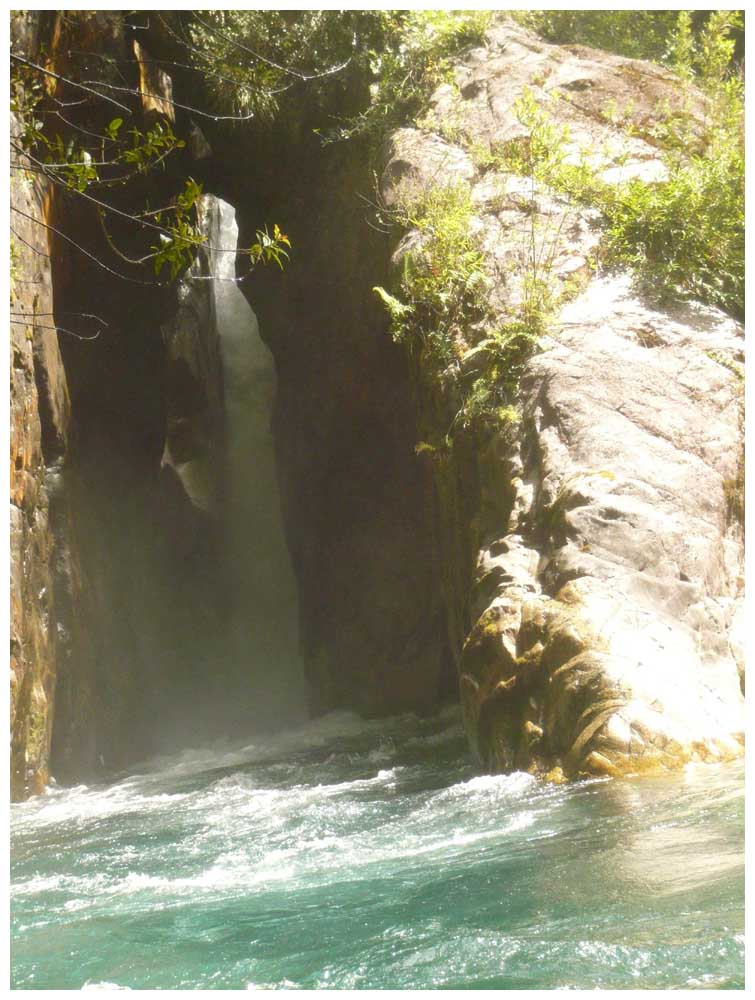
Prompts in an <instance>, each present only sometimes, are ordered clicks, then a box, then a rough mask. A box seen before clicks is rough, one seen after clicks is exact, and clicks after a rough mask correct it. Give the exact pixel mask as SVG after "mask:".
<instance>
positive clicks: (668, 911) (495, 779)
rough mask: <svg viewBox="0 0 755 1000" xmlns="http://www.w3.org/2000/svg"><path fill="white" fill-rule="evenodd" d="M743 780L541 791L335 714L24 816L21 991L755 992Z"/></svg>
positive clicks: (435, 741) (679, 778) (17, 942)
mask: <svg viewBox="0 0 755 1000" xmlns="http://www.w3.org/2000/svg"><path fill="white" fill-rule="evenodd" d="M743 796H744V767H743V765H741V764H734V765H728V766H726V767H713V766H711V767H705V766H698V767H695V768H689V769H688V770H687V771H686V772H685V773H683V774H679V775H675V776H670V777H664V778H644V779H635V780H626V781H621V782H611V781H591V782H585V783H583V784H580V785H573V786H568V787H560V788H556V787H549V786H543V785H541V784H539V783H538V782H537V781H535V780H534V779H533V778H531V777H530V776H529V775H525V774H513V775H506V776H486V775H479V774H477V773H476V771H475V769H474V767H473V766H472V764H471V763H470V760H469V756H468V754H467V751H466V746H465V741H464V737H463V733H462V730H461V726H460V722H459V718H458V715H457V713H456V712H455V711H449V712H447V713H445V714H444V715H442V716H439V717H437V718H435V719H432V720H424V721H419V720H417V719H415V718H414V717H410V716H405V717H401V718H396V719H391V720H387V721H383V722H363V721H362V720H360V719H358V718H357V717H356V716H353V715H350V714H345V713H340V714H335V715H331V716H328V717H326V718H324V719H321V720H319V721H316V722H313V723H310V724H309V725H307V726H305V727H304V728H302V729H300V730H298V731H294V732H289V733H288V734H286V735H282V736H278V737H276V738H274V739H272V740H271V739H267V740H266V742H265V743H264V744H262V743H260V745H255V744H250V745H247V746H217V747H215V748H213V749H212V750H190V751H185V752H184V753H182V754H179V755H175V756H173V757H165V758H161V759H159V760H154V761H152V762H150V764H149V765H147V766H145V767H144V768H142V770H141V773H139V774H136V775H132V776H129V777H126V778H124V779H123V780H122V781H120V782H118V783H116V784H113V785H110V786H100V787H92V788H87V787H85V786H79V787H77V788H70V789H52V790H50V791H49V792H48V793H47V794H46V795H44V796H41V797H39V798H37V799H34V800H32V801H30V802H27V803H24V804H22V805H17V806H14V807H13V808H12V813H11V825H12V833H11V836H12V856H13V865H12V953H11V959H12V970H13V971H12V984H13V986H14V987H15V988H19V989H43V988H55V987H58V988H69V989H81V988H85V989H107V988H113V987H116V986H117V987H121V988H132V989H148V988H163V989H180V988H188V989H191V988H209V989H213V988H215V989H244V988H259V987H265V988H288V989H293V988H317V989H327V988H333V989H339V988H341V989H343V988H370V987H372V988H398V989H408V988H417V989H421V988H426V989H430V988H438V987H443V988H453V987H478V988H494V989H517V988H521V989H534V988H594V987H603V988H613V989H617V988H618V989H621V988H636V987H639V988H661V989H666V988H735V989H737V988H739V989H741V988H743V985H744V881H743V861H744V858H743V829H744V810H743Z"/></svg>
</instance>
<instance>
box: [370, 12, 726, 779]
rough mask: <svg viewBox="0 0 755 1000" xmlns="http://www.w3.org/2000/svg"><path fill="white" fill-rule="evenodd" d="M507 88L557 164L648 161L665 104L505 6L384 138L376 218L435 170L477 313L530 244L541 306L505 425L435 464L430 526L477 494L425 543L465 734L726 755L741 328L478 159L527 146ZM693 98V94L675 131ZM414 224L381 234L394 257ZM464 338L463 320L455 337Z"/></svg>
mask: <svg viewBox="0 0 755 1000" xmlns="http://www.w3.org/2000/svg"><path fill="white" fill-rule="evenodd" d="M525 88H528V89H529V91H530V93H531V94H532V96H533V97H534V99H535V101H536V103H537V106H538V107H539V108H541V109H542V110H543V111H545V112H546V113H547V114H548V115H549V116H552V118H553V120H554V121H555V122H556V123H557V124H558V125H559V126H561V125H563V124H568V126H569V133H568V136H567V138H566V140H565V141H566V146H567V149H566V154H567V156H569V157H571V158H572V159H573V161H574V162H578V161H579V159H580V157H583V156H585V155H587V156H589V157H590V158H591V161H592V166H593V168H594V169H595V170H596V171H597V172H598V173H599V174H600V176H601V177H602V178H603V180H605V181H608V182H609V183H611V182H617V181H619V180H621V179H623V178H627V177H630V176H639V177H641V178H644V179H647V180H654V179H658V178H660V177H662V176H663V174H664V170H665V167H664V163H663V160H662V156H661V154H660V151H659V149H658V148H657V145H656V139H655V132H654V129H653V124H654V116H657V114H658V111H657V109H658V107H659V105H660V103H661V102H668V103H667V107H669V108H671V110H672V111H673V110H674V109H679V108H680V107H681V104H680V102H681V101H682V95H681V88H680V86H679V82H678V81H677V80H676V79H675V78H674V77H673V75H672V74H670V73H668V72H667V71H665V70H662V69H660V68H658V67H654V66H651V65H650V64H647V63H643V62H638V61H636V60H628V59H623V58H621V57H618V56H614V55H610V54H607V53H603V52H597V51H592V50H589V49H585V48H582V47H576V46H570V47H559V46H553V45H547V44H545V43H544V42H542V41H541V40H539V39H537V38H535V37H534V36H533V35H531V34H530V33H528V32H526V31H523V30H521V29H519V28H517V27H515V26H513V25H511V24H507V23H505V22H504V23H498V24H496V26H495V27H494V28H493V29H492V30H491V32H490V33H489V36H488V40H487V45H486V46H485V47H480V48H478V49H475V50H473V51H471V52H469V53H468V54H467V57H466V58H465V59H464V60H463V61H462V63H461V64H460V65H459V66H458V68H457V71H456V81H455V83H453V84H448V85H444V86H443V87H441V88H440V89H439V91H438V92H437V93H436V94H435V96H434V98H433V101H432V107H431V109H430V111H429V113H428V114H427V115H426V116H425V118H424V119H423V121H422V123H421V124H422V127H421V128H405V129H401V130H399V131H398V132H396V133H394V135H393V136H392V137H391V138H390V140H389V142H388V143H387V146H386V150H385V154H384V162H383V167H382V175H381V194H382V198H383V201H384V204H385V205H386V206H387V208H388V209H389V210H390V209H392V208H396V207H397V206H401V205H402V204H406V203H407V202H408V201H412V200H413V199H416V198H417V197H421V195H422V194H423V192H426V191H428V190H429V189H430V188H431V187H433V186H435V185H438V184H447V183H449V181H451V182H461V183H464V184H468V185H469V186H470V189H471V197H472V202H473V204H474V205H475V212H474V218H473V219H472V220H471V223H470V227H471V229H472V230H473V231H474V232H476V233H477V234H478V236H479V241H480V245H481V246H482V247H483V249H484V252H485V261H486V265H485V266H486V271H487V274H488V276H489V289H488V293H487V295H488V300H489V306H490V311H491V313H492V315H493V316H494V322H495V321H499V322H505V321H506V320H507V319H510V318H511V317H512V316H514V315H516V311H517V309H518V308H519V306H520V304H521V301H522V298H523V295H524V289H525V287H526V279H527V275H528V267H529V266H530V263H529V262H530V261H531V260H532V241H533V240H534V241H535V243H536V252H537V253H539V254H540V259H547V260H548V276H547V277H548V280H549V281H550V282H552V283H553V286H554V289H555V292H554V294H555V295H556V297H557V298H559V299H560V300H561V301H562V305H561V306H560V307H559V312H558V314H557V316H556V317H555V319H554V321H553V322H552V323H551V324H550V326H549V328H548V333H547V335H546V336H544V337H543V338H542V339H541V343H540V348H539V350H538V351H537V352H536V353H535V355H534V357H533V359H532V360H531V361H530V362H529V364H528V367H527V371H526V373H525V375H524V377H523V379H522V381H521V392H520V400H519V407H520V410H521V419H520V421H519V424H518V426H517V428H516V430H515V431H514V432H511V431H509V432H508V433H507V434H502V435H499V437H498V440H497V441H495V442H493V445H492V446H491V444H490V442H489V441H488V442H487V443H486V444H485V447H484V449H483V447H482V444H481V443H480V445H479V449H478V450H479V455H478V465H479V468H480V475H479V476H478V477H477V478H478V482H477V483H476V484H475V485H467V486H466V487H465V485H464V483H463V482H462V481H461V480H460V477H459V476H458V475H457V476H456V484H455V488H454V490H452V491H450V494H449V490H448V489H447V488H446V487H445V486H443V483H444V482H445V483H446V484H447V482H448V479H449V476H448V473H447V472H445V473H444V474H442V475H440V474H439V475H436V483H437V484H438V490H437V494H438V496H437V500H438V504H439V506H440V507H441V508H443V507H444V506H445V508H446V520H447V521H451V522H454V520H458V516H459V515H458V510H455V509H451V507H449V495H450V496H451V498H452V506H453V507H454V508H459V504H458V494H459V491H460V490H461V491H463V490H464V489H467V490H474V489H477V490H479V491H481V492H480V493H479V495H478V497H477V500H476V509H477V517H476V519H475V522H474V524H473V525H472V527H471V528H470V527H469V525H466V526H458V525H457V526H456V529H455V530H454V529H453V528H452V529H450V530H446V531H445V533H444V534H443V535H441V537H440V538H439V544H440V545H441V546H442V547H444V550H445V551H444V553H443V561H444V564H445V566H446V567H447V572H445V573H444V575H443V577H442V579H443V582H444V585H445V586H446V588H447V590H448V586H447V581H449V580H451V581H455V583H454V586H455V588H456V590H457V591H458V589H459V580H462V581H464V580H466V581H467V585H468V592H467V594H466V595H465V597H464V602H465V605H466V607H467V609H468V620H469V621H471V622H472V623H473V624H472V627H471V629H468V630H467V631H466V634H464V635H463V636H459V637H458V638H457V667H458V672H459V681H460V691H461V699H462V704H463V708H464V713H465V719H466V722H467V727H468V730H469V734H470V738H471V741H472V743H473V745H474V746H475V747H476V748H477V750H478V752H479V754H480V756H481V758H482V759H483V761H484V762H485V763H486V764H487V766H489V767H490V768H492V769H494V770H504V771H505V770H511V769H514V768H529V769H530V770H537V771H540V772H543V773H550V774H551V775H552V776H553V777H554V778H558V777H560V776H562V775H566V776H575V775H580V774H585V773H588V774H589V773H592V774H617V773H625V772H627V771H635V770H641V769H654V768H658V767H666V766H669V767H670V766H676V765H678V764H680V763H682V762H684V761H687V760H690V759H703V760H718V759H724V758H727V757H730V756H734V755H737V754H739V753H740V752H741V746H742V741H743V736H742V733H743V728H744V719H743V697H742V690H741V684H740V676H739V674H740V672H741V669H742V667H743V663H742V648H741V643H740V642H739V641H738V639H737V635H738V631H737V630H738V628H739V626H737V624H736V623H737V622H738V621H739V620H740V618H741V603H742V589H743V578H742V577H743V568H742V567H743V530H742V526H741V524H740V523H739V521H738V519H737V518H736V516H733V514H732V512H733V510H734V508H736V507H737V503H736V497H735V496H734V494H735V493H736V490H737V488H738V487H737V484H738V482H739V481H740V472H741V469H740V463H741V460H742V433H743V430H742V420H741V412H742V410H741V407H742V403H741V396H742V392H741V389H742V387H741V381H740V377H739V376H738V374H737V372H738V365H739V362H741V360H742V350H743V330H742V328H741V326H740V325H739V324H738V323H736V322H735V321H734V320H732V319H731V318H729V317H727V316H726V315H724V314H723V313H721V312H720V311H718V310H716V309H712V308H708V307H703V306H701V305H698V304H695V303H686V304H684V305H676V306H674V307H670V306H661V305H658V304H651V303H650V302H649V301H646V300H644V299H643V298H642V297H641V296H640V295H639V293H638V292H637V291H636V290H635V289H634V287H633V283H632V280H631V276H629V275H627V274H621V273H618V274H610V275H609V274H603V273H599V272H598V273H596V271H595V269H594V267H593V266H592V263H591V258H592V255H593V253H594V250H595V248H596V246H597V243H598V241H599V239H600V230H599V226H598V225H596V222H597V213H596V212H595V211H594V210H592V209H590V208H586V207H581V206H578V205H576V204H574V203H573V202H572V201H570V199H569V198H567V197H566V196H563V195H560V194H559V193H558V192H557V190H554V189H552V188H548V187H547V186H545V187H544V186H543V185H542V184H535V183H534V182H533V181H532V179H531V178H522V177H518V176H516V175H514V174H513V173H511V172H510V171H506V170H504V169H503V167H502V166H501V162H500V161H499V160H496V158H495V157H494V156H485V155H484V154H485V151H486V150H487V151H490V150H494V149H496V148H500V144H502V143H510V142H516V141H518V140H526V135H527V132H526V128H525V127H524V126H523V124H522V122H521V120H520V118H521V115H518V114H517V108H516V103H515V102H516V101H517V98H518V97H520V96H521V95H522V94H523V93H524V90H525ZM554 91H557V92H558V96H557V97H555V98H554ZM617 108H618V109H619V110H618V111H617V110H616V109H617ZM704 108H705V98H704V97H703V96H702V95H700V94H698V93H697V92H695V91H691V92H690V93H689V95H688V110H689V112H690V114H691V115H692V119H691V120H692V123H693V128H696V127H698V123H699V117H700V115H702V113H703V111H704ZM628 122H631V124H632V125H633V128H632V130H631V134H628V132H627V130H626V128H625V126H626V124H627V123H628ZM417 239H421V234H420V235H418V234H412V233H409V234H408V235H407V236H406V237H405V238H404V239H403V240H402V243H401V245H400V246H399V249H398V251H397V255H396V263H397V264H398V263H399V262H400V260H401V258H402V256H403V255H404V254H406V253H407V252H409V251H410V249H411V247H412V246H415V245H416V242H415V241H416V240H417ZM567 288H568V289H569V294H568V295H567V294H564V293H565V292H566V291H567ZM479 336H480V334H479V331H475V330H468V331H462V334H461V338H462V341H463V343H462V348H469V346H470V345H474V343H475V341H476V339H479ZM426 405H427V403H426ZM447 418H448V413H445V414H444V419H446V420H447ZM427 423H432V417H431V416H428V418H427ZM451 461H453V458H452V459H451ZM451 478H452V479H453V477H451ZM486 483H487V484H488V486H487V487H486V486H485V484H486ZM490 484H493V486H492V489H493V493H494V494H495V495H493V496H492V502H490V501H491V497H490V496H486V495H485V490H486V489H487V491H488V493H490ZM467 506H469V505H467ZM460 531H461V533H462V534H464V532H466V534H467V536H469V535H470V532H471V535H472V537H473V538H474V539H475V541H476V543H477V548H478V557H477V568H476V571H475V573H474V578H473V579H472V578H471V576H472V574H470V573H469V569H468V567H466V566H463V565H462V566H460V565H459V555H458V552H454V551H452V550H451V541H452V540H453V539H454V538H455V537H458V535H459V532H460ZM454 600H457V601H458V596H454V594H453V593H450V592H449V593H447V602H448V603H449V604H450V603H453V601H454ZM461 618H462V619H463V618H464V616H463V615H462V616H461ZM732 629H733V634H732V635H731V636H730V631H731V630H732Z"/></svg>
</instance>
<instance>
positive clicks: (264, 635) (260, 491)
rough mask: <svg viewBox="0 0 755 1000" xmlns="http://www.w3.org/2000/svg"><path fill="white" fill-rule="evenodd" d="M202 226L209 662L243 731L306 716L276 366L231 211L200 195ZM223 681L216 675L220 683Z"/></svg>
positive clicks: (233, 721)
mask: <svg viewBox="0 0 755 1000" xmlns="http://www.w3.org/2000/svg"><path fill="white" fill-rule="evenodd" d="M202 222H203V228H204V230H205V232H206V234H207V236H208V239H209V242H210V245H211V247H213V249H212V250H210V252H209V271H210V274H209V276H210V277H211V282H210V286H211V293H210V297H211V302H212V306H213V308H212V310H211V314H214V324H215V333H216V336H217V344H218V348H219V355H220V368H221V372H222V383H223V410H224V414H225V434H224V438H225V469H224V475H223V482H224V490H223V494H224V497H223V502H222V503H221V514H222V517H223V518H224V522H225V524H224V528H225V530H224V544H223V553H222V559H223V564H224V566H223V569H224V575H225V579H226V582H227V588H226V591H227V595H228V596H227V600H228V602H229V606H228V608H227V616H226V635H225V637H224V639H225V641H224V643H223V649H222V656H223V657H224V658H226V659H227V661H228V662H226V663H225V664H223V665H221V664H220V663H218V662H217V661H215V663H214V664H212V663H210V664H208V666H209V667H210V668H211V669H213V670H215V671H218V672H219V674H220V677H221V678H226V679H228V688H229V690H228V691H227V692H226V693H227V694H231V695H233V691H232V690H231V689H230V687H231V685H230V679H231V678H233V680H234V686H235V687H236V688H237V690H238V696H237V698H236V697H234V698H233V700H232V703H231V704H229V705H228V710H229V719H228V722H229V730H230V729H231V728H235V726H238V725H239V724H242V725H243V723H244V720H246V721H247V722H248V724H249V731H250V732H251V731H252V730H253V729H255V728H258V727H260V726H264V727H265V728H267V727H269V726H270V725H274V726H277V725H280V724H282V723H290V722H293V721H296V720H298V719H300V718H303V717H304V716H305V714H306V700H305V682H304V678H303V670H302V664H301V658H300V654H299V628H298V623H299V608H298V594H297V587H296V580H295V577H294V572H293V567H292V564H291V556H290V553H289V550H288V545H287V542H286V537H285V531H284V526H283V517H282V510H281V500H280V492H279V487H278V475H277V466H276V459H275V447H274V440H273V434H272V426H271V420H272V411H273V403H274V399H275V389H276V372H275V362H274V360H273V356H272V354H271V352H270V351H269V350H268V348H267V347H266V345H265V344H264V342H263V341H262V338H261V337H260V333H259V326H258V323H257V318H256V316H255V314H254V312H253V310H252V308H251V306H250V305H249V303H248V302H247V300H246V298H245V297H244V295H243V293H242V292H241V290H240V289H239V288H238V286H237V284H236V282H235V262H236V253H235V251H236V247H237V242H238V227H237V225H236V219H235V212H234V209H233V208H232V206H230V205H229V204H227V203H226V202H224V201H221V200H220V199H218V198H215V197H213V196H205V198H204V199H203V201H202ZM217 248H221V249H217ZM213 659H214V657H213ZM224 683H226V682H225V681H223V680H221V687H222V685H223V684H224ZM234 716H235V718H234ZM234 724H235V726H234Z"/></svg>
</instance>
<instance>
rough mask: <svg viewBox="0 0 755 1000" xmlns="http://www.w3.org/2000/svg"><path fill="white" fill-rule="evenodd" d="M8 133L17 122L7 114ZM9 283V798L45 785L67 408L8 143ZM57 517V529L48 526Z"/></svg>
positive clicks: (45, 208)
mask: <svg viewBox="0 0 755 1000" xmlns="http://www.w3.org/2000/svg"><path fill="white" fill-rule="evenodd" d="M12 30H13V38H14V45H15V50H16V51H20V52H24V53H27V55H29V56H31V57H33V56H34V52H35V51H36V47H37V35H38V18H37V17H36V15H34V14H33V13H30V12H16V13H15V14H14V18H13V21H12ZM11 137H12V140H16V139H18V122H17V121H16V120H15V119H14V118H13V117H12V119H11ZM11 154H12V156H11V159H12V162H13V164H14V169H13V170H12V171H11V184H10V203H11V227H12V232H11V283H10V284H11V287H10V293H11V294H10V298H11V303H10V310H11V315H10V333H11V335H10V403H11V419H10V528H11V530H10V575H11V585H10V596H11V601H10V604H11V621H10V667H11V677H10V680H11V700H10V708H11V719H10V723H11V795H12V797H13V798H14V799H17V798H23V797H24V796H25V795H27V794H28V793H29V792H34V791H39V790H40V789H41V788H43V787H44V785H45V783H46V781H47V779H48V775H49V755H50V737H51V731H52V713H53V703H54V692H55V678H56V671H57V655H58V635H59V632H60V631H61V629H59V628H58V625H59V624H60V618H61V615H60V612H61V609H60V608H57V609H56V607H55V596H54V591H55V576H56V564H57V568H58V569H59V570H62V569H63V566H61V565H60V564H61V563H62V562H63V561H64V554H63V550H62V543H63V539H64V536H65V531H66V524H65V521H66V515H65V509H64V506H63V502H62V498H61V495H60V493H61V491H60V479H61V468H60V464H61V459H62V456H63V454H64V452H65V448H66V444H67V436H68V425H69V416H70V406H69V399H68V390H67V385H66V380H65V373H64V371H63V365H62V362H61V357H60V351H59V349H58V340H57V334H56V331H55V322H54V318H53V309H54V301H53V294H52V280H51V274H50V260H49V252H50V247H49V244H48V241H47V238H46V231H45V229H44V223H45V221H46V220H47V219H48V218H49V210H50V200H51V191H50V189H49V187H48V185H47V184H46V182H45V181H44V180H43V179H41V178H40V177H39V176H38V175H37V174H35V173H33V172H32V171H31V170H29V169H28V167H29V166H30V164H29V163H28V161H27V160H26V159H25V158H24V157H23V156H21V155H19V154H17V152H16V150H15V149H14V148H12V150H11ZM54 523H56V524H57V532H56V531H54V530H53V527H54Z"/></svg>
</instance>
